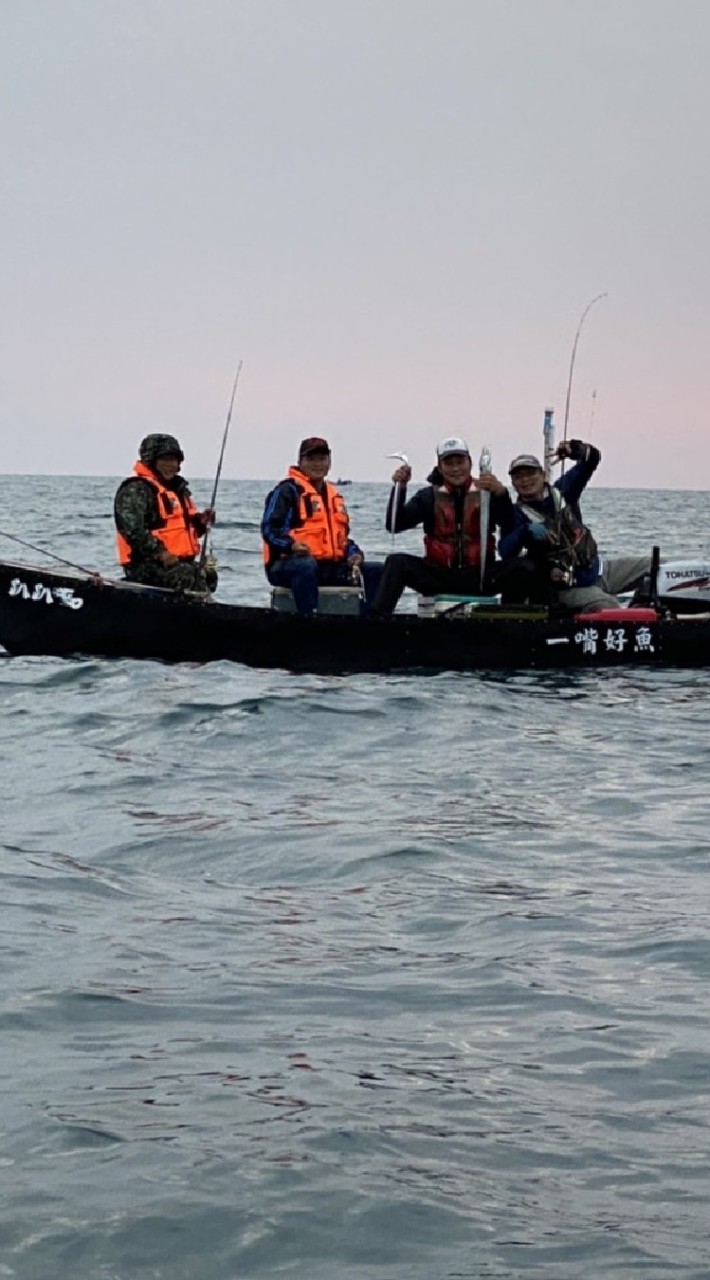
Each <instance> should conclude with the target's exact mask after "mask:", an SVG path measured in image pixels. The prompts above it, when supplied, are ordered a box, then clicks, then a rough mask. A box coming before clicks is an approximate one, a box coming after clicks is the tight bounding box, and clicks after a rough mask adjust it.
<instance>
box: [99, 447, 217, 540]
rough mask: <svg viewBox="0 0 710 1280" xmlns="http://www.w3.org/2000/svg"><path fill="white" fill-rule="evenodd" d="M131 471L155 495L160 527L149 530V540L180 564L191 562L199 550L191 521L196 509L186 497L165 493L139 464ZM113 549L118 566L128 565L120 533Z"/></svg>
mask: <svg viewBox="0 0 710 1280" xmlns="http://www.w3.org/2000/svg"><path fill="white" fill-rule="evenodd" d="M133 470H134V473H135V474H136V475H137V476H138V477H139V478H140V479H141V480H144V481H145V482H146V483H147V484H149V485H150V486H151V488H152V489H153V490H154V491H155V497H156V501H157V503H158V512H159V516H160V524H158V525H156V527H155V528H154V529H151V530H150V532H151V533H152V534H153V537H154V538H157V539H158V541H159V542H162V544H163V546H164V547H165V550H166V551H170V552H172V554H173V555H174V556H178V557H179V559H180V560H187V559H193V558H194V557H195V556H196V555H197V553H198V552H199V550H200V540H199V538H198V536H197V533H196V532H195V529H194V527H193V524H192V520H191V517H192V516H196V515H197V507H196V506H195V504H194V502H193V501H192V498H191V497H190V495H189V493H188V494H183V495H182V496H179V495H178V494H177V493H175V491H174V490H173V489H168V488H167V487H166V486H165V485H164V484H163V482H162V480H161V479H160V477H159V476H157V475H156V474H155V472H154V471H151V470H150V469H149V467H146V466H145V465H144V464H143V463H142V462H136V463H135V465H134V467H133ZM116 547H117V550H118V562H119V564H122V565H126V564H130V562H131V548H130V544H129V543H128V542H127V541H126V539H125V538H124V536H123V534H122V533H117V534H116Z"/></svg>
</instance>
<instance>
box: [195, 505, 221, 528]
mask: <svg viewBox="0 0 710 1280" xmlns="http://www.w3.org/2000/svg"><path fill="white" fill-rule="evenodd" d="M197 518H198V520H200V521H201V523H202V524H203V525H205V527H206V528H209V526H210V525H211V524H214V522H215V520H216V519H217V512H216V511H215V510H214V508H213V507H205V509H204V511H199V512H198V513H197Z"/></svg>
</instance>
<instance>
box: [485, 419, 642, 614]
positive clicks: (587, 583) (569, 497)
mask: <svg viewBox="0 0 710 1280" xmlns="http://www.w3.org/2000/svg"><path fill="white" fill-rule="evenodd" d="M557 458H558V459H562V458H571V459H572V461H573V462H574V464H575V465H574V466H573V467H572V468H571V470H570V471H568V472H567V473H566V474H565V475H563V476H560V478H559V480H556V481H555V483H554V484H552V485H550V484H548V483H547V481H546V479H545V473H544V471H543V468H542V465H541V463H540V462H539V461H538V459H537V458H536V457H534V456H533V455H532V454H527V453H523V454H520V455H519V456H518V457H517V458H514V459H513V461H512V462H511V464H510V469H509V474H510V478H511V481H512V484H513V488H514V489H515V492H516V493H517V495H518V500H517V503H516V504H515V509H514V510H515V518H514V521H513V524H512V527H511V528H510V529H509V530H508V531H507V532H506V533H505V534H504V536H503V537H502V538H501V540H500V544H499V551H500V555H501V558H502V560H503V561H504V563H510V562H511V561H513V560H515V559H516V558H517V557H519V556H525V558H526V559H527V560H528V562H529V564H530V566H531V569H532V570H533V574H532V576H531V579H530V594H531V596H534V597H535V598H536V599H541V600H547V601H548V602H550V603H552V604H556V605H559V606H560V607H562V608H564V609H568V610H570V611H572V612H575V613H576V612H579V611H581V610H584V611H589V612H596V611H598V610H599V609H616V608H618V607H619V601H618V599H617V595H618V594H619V593H621V592H624V591H631V590H633V589H634V588H635V587H637V586H640V584H641V582H642V581H643V578H644V576H645V575H646V574H648V573H649V572H650V568H651V560H650V557H649V556H622V557H620V558H618V559H613V560H606V561H602V559H601V557H600V555H599V552H598V550H597V544H596V542H595V540H594V538H593V536H592V534H591V532H590V530H589V529H588V528H587V526H586V525H585V524H584V522H583V520H582V513H581V511H580V507H579V500H580V497H581V495H582V493H583V492H584V490H585V488H586V487H587V484H588V483H589V481H590V480H591V478H592V476H593V474H594V472H595V471H596V469H597V467H598V466H599V463H600V462H601V453H600V452H599V450H598V449H595V447H594V445H592V444H585V443H584V441H582V440H569V441H565V442H564V443H562V444H560V445H559V446H558V448H557Z"/></svg>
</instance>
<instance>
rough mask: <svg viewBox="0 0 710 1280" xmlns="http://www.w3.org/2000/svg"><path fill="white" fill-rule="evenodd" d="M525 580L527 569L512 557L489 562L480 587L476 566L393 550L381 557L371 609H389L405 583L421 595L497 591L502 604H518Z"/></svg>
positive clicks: (523, 596) (523, 597) (523, 595)
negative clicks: (450, 563)
mask: <svg viewBox="0 0 710 1280" xmlns="http://www.w3.org/2000/svg"><path fill="white" fill-rule="evenodd" d="M528 581H529V571H526V568H525V567H522V568H520V567H519V566H518V562H517V561H515V560H513V561H510V562H509V563H508V564H506V565H502V564H500V563H498V564H493V565H491V566H490V569H488V570H487V571H486V577H485V580H484V583H483V590H481V577H480V574H479V571H478V569H447V568H446V567H445V566H443V565H436V564H429V563H428V561H426V560H422V558H421V556H410V555H407V554H406V553H404V552H396V553H395V555H392V556H388V557H387V559H386V560H385V566H384V569H383V571H382V577H381V578H380V585H379V587H378V588H377V593H376V595H375V598H374V600H373V602H372V612H373V613H375V614H382V615H387V614H390V613H393V611H394V609H395V606H396V604H397V601H398V600H399V597H400V596H401V594H402V592H403V591H404V589H405V587H410V588H411V589H412V590H413V591H418V592H419V594H420V595H423V596H437V595H456V596H480V595H483V596H490V595H496V594H497V593H498V592H501V594H502V597H503V600H504V601H505V603H506V604H513V603H515V604H521V603H522V602H523V601H524V600H526V599H527V598H528V596H527V591H526V588H527V585H528Z"/></svg>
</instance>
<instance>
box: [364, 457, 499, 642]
mask: <svg viewBox="0 0 710 1280" xmlns="http://www.w3.org/2000/svg"><path fill="white" fill-rule="evenodd" d="M411 477H412V469H411V467H410V466H408V465H407V464H403V465H402V466H400V467H397V470H396V471H395V472H394V475H393V476H392V483H393V486H394V487H393V489H392V492H391V494H390V499H389V503H388V506H387V516H386V521H385V522H386V525H387V529H388V530H389V531H390V533H392V532H395V533H401V532H402V531H403V530H404V529H413V528H415V527H416V526H417V525H423V526H424V557H423V558H422V557H421V556H412V555H407V554H405V553H399V552H398V553H396V554H395V555H391V556H388V557H387V559H386V561H385V567H384V570H383V573H382V577H381V579H380V584H379V587H378V588H377V592H376V595H375V598H374V600H373V604H372V613H373V614H375V615H376V616H380V617H383V616H384V617H386V616H388V615H389V614H391V613H392V612H393V611H394V608H395V606H396V604H397V601H398V600H399V598H400V596H401V594H402V592H403V591H404V589H405V587H411V588H412V589H413V590H414V591H418V592H420V593H421V594H422V595H428V596H433V595H437V594H439V593H442V592H451V593H452V594H456V595H481V594H483V595H486V594H489V593H491V592H493V591H494V590H495V582H496V566H495V564H494V557H495V549H496V541H495V536H494V534H493V529H494V528H495V527H496V526H499V527H500V528H501V529H509V528H510V527H511V526H512V523H513V519H514V508H513V504H512V502H511V499H510V494H509V493H508V490H507V489H506V487H505V485H504V484H503V483H502V481H501V480H499V479H498V477H497V476H495V475H492V474H488V475H480V476H478V477H477V478H475V477H474V476H473V474H472V465H471V451H470V449H469V447H468V445H467V444H466V441H465V440H462V439H460V437H458V436H450V437H449V438H448V439H446V440H442V442H441V444H440V445H439V446H438V448H437V451H436V466H435V468H434V470H433V471H432V473H431V475H430V476H428V480H429V485H428V487H427V488H426V489H420V490H419V491H418V492H417V493H415V495H414V497H413V498H410V499H409V501H407V492H406V491H407V485H408V483H409V481H410V480H411ZM482 492H487V493H490V495H491V501H490V525H489V527H490V532H489V535H488V546H487V556H486V566H487V567H486V574H485V578H484V582H483V584H481V493H482ZM514 570H515V566H513V574H514Z"/></svg>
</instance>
